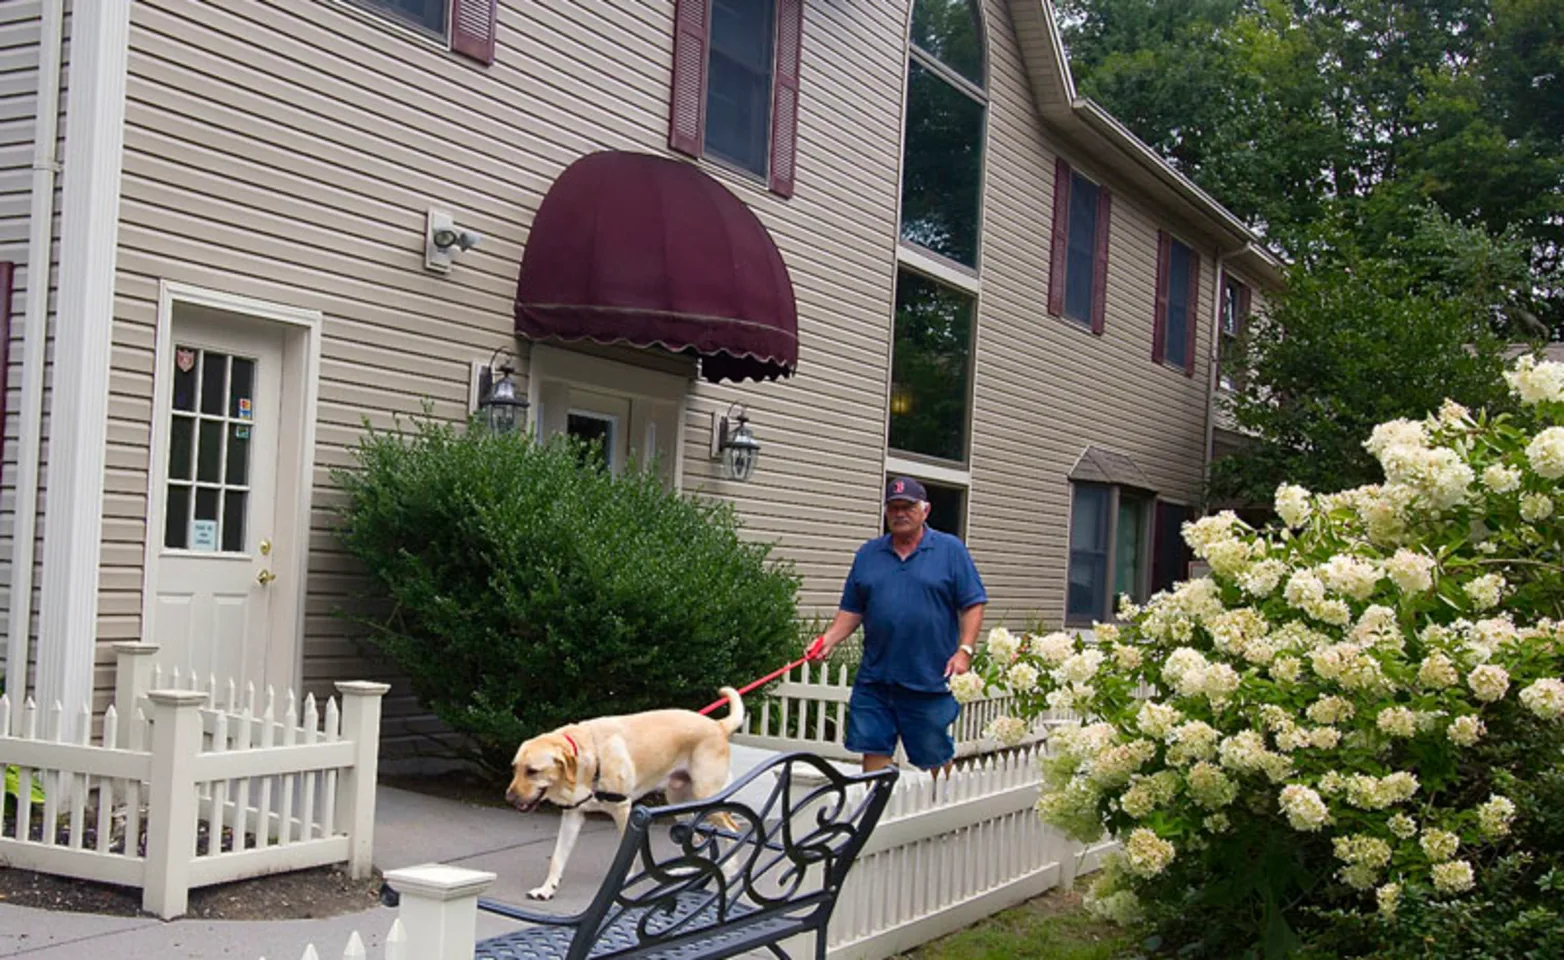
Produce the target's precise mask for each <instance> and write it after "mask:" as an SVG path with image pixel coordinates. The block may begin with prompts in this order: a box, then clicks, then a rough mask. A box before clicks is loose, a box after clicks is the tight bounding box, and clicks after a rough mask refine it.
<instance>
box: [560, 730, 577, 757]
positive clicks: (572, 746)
mask: <svg viewBox="0 0 1564 960" xmlns="http://www.w3.org/2000/svg"><path fill="white" fill-rule="evenodd" d="M560 736H562V737H564V738H565V742H566V743H568V744H570V751H571V752H572V753H574V754H575V755H576V756H578V757H579V756H581V748H580V747H578V746H576V742H575V741H574V740H572V739H570V734H568V733H562V734H560Z"/></svg>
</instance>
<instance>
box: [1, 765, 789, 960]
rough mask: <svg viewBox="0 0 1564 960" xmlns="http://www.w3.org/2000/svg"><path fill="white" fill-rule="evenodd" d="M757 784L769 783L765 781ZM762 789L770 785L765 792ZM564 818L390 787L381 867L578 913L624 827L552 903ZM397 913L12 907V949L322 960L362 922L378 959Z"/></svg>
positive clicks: (16, 952) (492, 931) (607, 828)
mask: <svg viewBox="0 0 1564 960" xmlns="http://www.w3.org/2000/svg"><path fill="white" fill-rule="evenodd" d="M773 755H774V754H773V753H772V752H771V751H766V750H756V749H753V748H748V747H742V746H739V745H737V744H735V745H734V747H733V771H734V778H735V779H737V778H738V776H739V775H740V774H741V772H742V771H746V770H749V769H751V768H753V767H754V766H755V765H756V764H758V763H760V762H762V761H763V760H764V759H766V758H768V757H770V756H773ZM757 787H761V785H759V784H757ZM756 792H758V791H756ZM558 823H559V816H558V814H557V813H556V812H553V811H539V812H535V813H530V814H525V815H523V814H519V813H516V812H515V811H513V810H510V809H509V808H502V807H480V806H475V805H472V804H466V803H461V802H459V801H455V800H447V799H442V798H438V797H430V796H425V795H423V794H418V793H410V792H408V791H406V790H397V789H393V788H390V787H381V788H380V790H379V793H378V795H377V802H376V810H375V866H376V867H378V868H380V869H381V870H392V869H395V868H397V867H410V866H416V865H418V864H421V863H432V862H439V863H449V864H454V865H457V866H463V867H468V868H471V869H474V870H489V871H492V872H494V873H496V874H498V875H499V878H498V879H497V880H496V881H495V883H494V885H493V886H491V887H490V888H489V890H488V892H487V893H486V896H489V897H492V898H494V899H496V900H502V901H506V902H509V903H515V904H525V905H528V906H530V907H532V908H534V909H546V910H548V911H550V912H560V913H572V912H575V911H577V910H580V909H582V908H584V907H585V906H586V905H587V903H588V902H589V901H590V900H591V898H592V894H593V893H595V892H596V890H597V885H598V882H599V881H600V880H601V879H602V876H603V874H604V873H605V872H607V869H608V865H609V863H610V861H611V860H612V858H613V854H614V850H615V849H616V847H617V846H618V835H617V834H616V833H615V831H614V827H613V822H612V821H610V820H609V819H608V818H607V817H603V816H594V817H589V818H588V820H587V824H586V827H585V828H584V829H583V830H582V831H581V839H580V841H579V842H578V843H577V844H576V848H575V851H574V852H573V853H572V854H571V858H570V865H569V867H568V868H567V869H566V871H565V879H564V883H563V884H562V886H561V888H560V891H559V893H558V894H556V895H555V898H554V899H553V900H551V901H549V902H548V903H547V904H538V903H532V902H530V901H527V899H526V891H527V890H529V889H531V888H532V887H535V886H537V885H538V884H539V883H541V882H542V881H543V877H544V875H545V874H546V873H547V872H548V858H549V854H550V853H551V852H552V851H553V845H554V836H555V834H556V833H557V831H558ZM395 918H396V911H395V910H392V909H388V908H386V907H377V908H375V909H371V910H366V911H363V912H360V913H352V914H346V915H343V916H340V917H332V918H329V919H325V920H279V921H236V920H174V921H171V922H164V921H161V920H156V919H151V918H145V917H136V918H131V917H106V916H98V915H93V914H79V913H56V912H52V911H47V910H33V909H29V908H25V907H16V906H10V905H7V904H0V957H22V958H26V960H184V958H233V960H261V958H266V960H299V958H300V957H301V956H302V955H303V953H304V948H305V945H306V944H309V943H313V944H315V947H316V949H317V950H318V951H319V953H320V960H339V958H340V957H341V956H342V949H343V947H345V946H346V945H347V941H348V936H349V934H350V932H352V931H354V930H357V931H358V932H359V935H360V936H361V937H363V939H364V943H365V946H366V947H368V948H369V956H370V957H371V958H375V960H378V957H379V953H378V948H379V947H380V944H381V943H382V942H383V941H384V940H385V936H386V933H387V932H388V931H389V930H390V928H391V922H392V921H393V920H394V919H395ZM513 929H515V925H514V924H513V923H512V922H510V921H507V920H504V919H503V918H500V917H495V916H493V915H490V914H483V913H480V914H479V915H478V936H479V937H491V936H496V935H498V934H501V933H505V932H507V931H509V930H513Z"/></svg>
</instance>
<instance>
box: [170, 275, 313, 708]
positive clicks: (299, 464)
mask: <svg viewBox="0 0 1564 960" xmlns="http://www.w3.org/2000/svg"><path fill="white" fill-rule="evenodd" d="M175 304H188V305H191V306H199V307H207V308H209V309H213V310H221V311H223V312H225V313H233V314H238V315H239V316H242V317H245V318H247V319H251V320H262V321H269V322H272V323H278V324H282V325H283V335H284V336H283V357H282V383H283V395H282V409H281V410H280V411H279V414H280V416H279V422H280V423H289V422H293V423H297V424H298V425H299V431H298V433H297V434H296V435H295V436H293V437H288V436H286V435H285V436H281V437H279V438H278V448H277V461H278V463H277V482H276V485H277V506H276V520H275V525H276V527H277V529H278V531H279V533H282V534H284V536H280V537H277V538H276V539H277V541H278V543H277V547H276V553H275V555H274V561H273V562H274V563H275V564H276V566H278V567H279V568H280V569H284V570H286V571H287V572H288V574H289V576H288V579H287V581H285V582H286V583H287V586H286V587H283V588H281V589H278V590H276V591H275V592H274V594H273V596H274V604H275V605H274V607H273V609H272V631H273V633H274V634H276V633H278V632H281V631H286V630H292V631H293V637H294V642H293V644H292V653H291V659H292V662H291V663H280V662H276V661H275V660H274V659H273V658H274V657H275V656H278V655H280V654H279V653H278V652H277V651H275V650H273V649H270V648H269V649H268V656H267V663H266V675H267V676H268V677H271V676H285V677H286V678H287V683H286V684H284V685H285V686H287V687H290V688H292V689H298V688H299V686H300V681H301V679H302V674H303V664H304V600H305V593H306V586H307V583H306V579H307V574H308V571H309V536H310V505H311V499H312V494H313V490H314V479H315V477H314V474H315V421H316V408H317V405H318V402H319V394H320V387H319V383H320V347H321V327H322V321H323V315H322V314H321V312H320V311H319V310H307V309H304V308H302V307H294V306H289V305H287V304H281V303H272V302H269V301H265V300H256V299H254V298H251V297H245V296H240V295H238V294H233V293H225V292H223V291H221V290H212V289H208V288H205V287H197V286H192V285H189V284H184V283H177V282H174V281H171V280H160V281H158V309H157V340H156V357H155V359H154V366H153V374H152V443H151V446H150V448H149V450H148V457H147V529H146V537H145V539H146V544H145V554H144V558H143V561H142V580H141V635H142V636H143V637H152V636H156V634H155V632H154V631H153V618H154V616H155V613H156V607H157V604H156V602H155V601H156V593H157V573H158V564H159V555H160V553H161V549H162V536H161V533H160V531H161V530H162V529H163V511H164V498H163V497H162V496H160V495H159V491H160V487H159V485H158V477H159V476H160V472H161V471H160V467H166V466H167V464H168V443H169V439H168V429H169V418H170V416H171V415H172V412H171V407H172V403H173V398H172V395H171V394H172V391H171V390H169V389H168V387H169V384H168V382H167V378H168V371H169V370H171V369H173V366H172V365H173V351H174V339H173V336H174V333H173V328H174V306H175ZM290 384H301V385H302V386H303V390H296V389H290ZM290 516H291V518H292V519H291V521H290V520H289V517H290ZM284 525H288V526H287V527H285V526H284Z"/></svg>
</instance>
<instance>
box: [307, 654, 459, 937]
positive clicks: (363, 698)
mask: <svg viewBox="0 0 1564 960" xmlns="http://www.w3.org/2000/svg"><path fill="white" fill-rule="evenodd" d="M336 686H337V692H338V693H340V694H342V737H343V739H345V740H351V741H352V742H353V766H352V767H351V768H350V769H348V770H345V771H343V776H342V782H341V784H340V785H339V786H338V788H337V801H338V802H339V803H340V804H342V809H341V811H340V815H339V816H338V817H337V821H336V822H337V823H339V824H342V825H345V826H346V827H347V829H348V873H349V874H350V875H351V876H352V877H353V878H354V879H356V880H362V879H363V878H365V877H367V876H369V872H370V866H371V858H372V857H373V855H374V850H375V778H376V777H377V776H378V775H379V772H380V698H381V697H383V696H385V693H386V691H387V690H390V689H391V685H390V684H388V683H371V682H369V681H367V680H349V681H345V682H342V683H338V684H337V685H336ZM474 896H476V894H474ZM413 956H415V957H421V956H423V954H420V953H417V952H416V951H415V952H414V954H413Z"/></svg>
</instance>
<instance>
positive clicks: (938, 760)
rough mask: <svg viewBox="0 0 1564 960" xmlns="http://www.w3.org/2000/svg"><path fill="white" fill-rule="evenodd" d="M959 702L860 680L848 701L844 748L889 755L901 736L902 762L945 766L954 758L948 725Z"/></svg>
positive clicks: (946, 695) (921, 766)
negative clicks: (905, 757) (905, 758)
mask: <svg viewBox="0 0 1564 960" xmlns="http://www.w3.org/2000/svg"><path fill="white" fill-rule="evenodd" d="M960 713H961V704H959V703H957V702H956V698H955V697H953V696H951V695H950V693H948V692H940V693H924V692H923V691H921V690H908V689H907V688H906V687H899V686H897V685H895V684H892V683H874V682H872V681H870V682H861V683H858V684H855V685H854V686H853V695H852V699H851V700H849V701H848V703H847V741H846V744H845V745H846V747H847V749H848V750H851V751H852V752H853V753H865V754H878V755H880V756H883V757H889V756H891V755H893V754H894V753H895V752H896V741H897V739H898V738H900V740H901V743H902V747H903V748H904V749H905V750H906V751H907V759H908V760H910V761H912V765H913V766H915V767H918V768H919V769H921V770H932V769H934V768H935V767H941V766H944V765H945V764H946V763H949V762H950V760H951V758H953V757H954V756H955V755H956V741H955V739H954V738H953V737H951V735H950V725H951V724H953V723H955V722H956V717H957V716H959V715H960Z"/></svg>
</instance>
